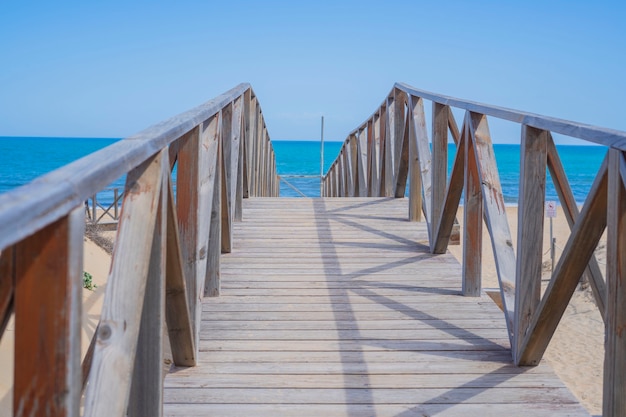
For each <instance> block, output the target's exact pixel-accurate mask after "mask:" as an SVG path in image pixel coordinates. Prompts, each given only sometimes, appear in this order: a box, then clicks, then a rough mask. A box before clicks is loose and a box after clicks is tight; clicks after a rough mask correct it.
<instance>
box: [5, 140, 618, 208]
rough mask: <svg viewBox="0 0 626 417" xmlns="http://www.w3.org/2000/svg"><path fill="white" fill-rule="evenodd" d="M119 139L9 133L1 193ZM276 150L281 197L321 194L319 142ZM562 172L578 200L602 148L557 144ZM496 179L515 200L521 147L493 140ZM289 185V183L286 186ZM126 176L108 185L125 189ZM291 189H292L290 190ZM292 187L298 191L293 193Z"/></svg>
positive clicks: (105, 196) (331, 149)
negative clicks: (280, 179) (24, 135)
mask: <svg viewBox="0 0 626 417" xmlns="http://www.w3.org/2000/svg"><path fill="white" fill-rule="evenodd" d="M118 140H120V139H117V138H67V137H13V136H0V193H5V192H7V191H9V190H11V189H14V188H17V187H19V186H21V185H24V184H27V183H28V182H30V181H32V180H33V179H35V178H37V177H39V176H41V175H44V174H46V173H48V172H50V171H52V170H54V169H56V168H59V167H61V166H63V165H66V164H68V163H70V162H72V161H74V160H76V159H79V158H81V157H83V156H86V155H88V154H90V153H93V152H95V151H97V150H99V149H102V148H104V147H106V146H108V145H110V144H112V143H114V142H116V141H118ZM272 144H273V146H274V150H275V153H276V164H277V171H278V174H279V175H281V176H282V177H283V181H281V185H280V196H281V197H300V196H301V194H300V193H302V194H304V195H306V196H307V197H319V195H320V156H321V155H320V143H319V141H301V140H300V141H295V140H293V141H292V140H275V141H272ZM342 144H343V142H336V141H325V142H324V171H325V172H326V170H328V167H329V166H330V164H331V163H332V162H333V161H334V159H335V158H336V157H337V155H338V154H339V150H340V149H341V146H342ZM557 149H558V150H559V155H560V157H561V161H562V163H563V166H564V169H565V172H566V174H567V177H568V179H569V182H570V185H571V187H572V191H573V193H574V198H575V199H576V202H577V203H579V204H582V203H583V202H584V200H585V198H586V196H587V194H588V192H589V189H590V188H591V185H592V183H593V180H594V179H595V176H596V174H597V172H598V169H599V167H600V164H601V163H602V160H603V158H604V155H605V154H606V148H604V147H601V146H577V145H557ZM494 152H495V156H496V161H497V163H498V170H499V175H500V181H501V184H502V192H503V195H504V199H505V203H506V204H507V205H516V204H517V195H518V190H519V168H520V146H519V145H511V144H494ZM454 155H455V146H454V144H450V145H449V152H448V169H449V170H451V168H452V164H453V161H454ZM287 182H288V183H289V185H288V184H287ZM123 186H124V178H120V179H118V180H117V181H115V182H114V183H113V184H111V185H110V187H120V188H121V187H123ZM292 187H293V188H292ZM294 188H296V189H297V190H299V191H295V190H294ZM98 199H99V200H100V201H102V202H103V203H110V202H112V201H113V194H112V192H106V191H105V192H103V193H99V194H98ZM546 200H555V201H558V196H557V194H556V191H555V189H554V186H553V185H552V182H551V180H548V184H547V187H546Z"/></svg>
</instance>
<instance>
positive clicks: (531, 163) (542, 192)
mask: <svg viewBox="0 0 626 417" xmlns="http://www.w3.org/2000/svg"><path fill="white" fill-rule="evenodd" d="M547 140H548V132H546V131H545V130H539V129H535V128H533V127H529V126H525V125H523V126H522V138H521V147H520V153H521V162H520V185H519V201H518V220H517V225H518V233H517V266H516V275H515V288H517V289H518V290H517V291H516V292H515V318H514V326H513V332H514V340H515V342H516V343H515V345H514V346H513V356H514V357H515V356H517V353H518V352H519V348H520V347H521V344H522V340H523V338H524V335H525V334H526V330H527V329H528V326H529V325H530V321H531V319H532V316H533V314H534V313H535V311H536V309H537V307H538V305H539V300H540V299H541V267H542V262H543V218H544V210H545V207H544V206H545V196H546V164H547V158H548V156H547V146H546V145H547Z"/></svg>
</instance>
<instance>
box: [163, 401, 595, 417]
mask: <svg viewBox="0 0 626 417" xmlns="http://www.w3.org/2000/svg"><path fill="white" fill-rule="evenodd" d="M209 412H212V413H215V415H219V416H223V417H239V416H241V415H254V416H257V417H274V416H283V417H318V416H326V417H347V416H377V417H395V416H402V417H424V416H437V417H473V416H477V417H501V416H522V415H524V416H525V415H533V416H537V417H577V416H585V417H588V415H589V414H588V413H587V412H585V411H584V410H583V409H582V407H580V406H579V405H577V404H532V403H527V404H464V405H463V407H462V410H459V407H454V406H451V405H450V404H430V403H423V404H410V405H407V404H350V405H349V407H337V406H336V405H333V404H307V406H306V407H302V405H299V404H298V405H293V404H215V405H213V404H211V405H210V406H208V405H206V404H171V406H170V408H168V415H170V416H172V417H175V416H185V417H196V416H197V417H203V416H206V415H207V413H209Z"/></svg>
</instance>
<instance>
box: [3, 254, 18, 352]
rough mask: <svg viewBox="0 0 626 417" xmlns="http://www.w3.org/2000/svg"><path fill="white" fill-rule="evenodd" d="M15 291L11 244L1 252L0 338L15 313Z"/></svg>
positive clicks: (13, 256) (13, 257)
mask: <svg viewBox="0 0 626 417" xmlns="http://www.w3.org/2000/svg"><path fill="white" fill-rule="evenodd" d="M14 292H15V248H14V247H13V246H9V247H8V248H4V249H3V250H2V252H0V340H2V335H3V334H4V330H5V329H6V327H7V325H8V323H9V319H10V318H11V314H13V294H14Z"/></svg>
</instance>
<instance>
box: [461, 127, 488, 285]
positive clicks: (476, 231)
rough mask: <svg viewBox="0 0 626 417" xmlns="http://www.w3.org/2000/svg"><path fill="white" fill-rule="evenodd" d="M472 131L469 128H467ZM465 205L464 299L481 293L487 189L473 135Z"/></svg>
mask: <svg viewBox="0 0 626 417" xmlns="http://www.w3.org/2000/svg"><path fill="white" fill-rule="evenodd" d="M466 129H468V127H466ZM465 136H466V138H467V140H465V164H464V166H465V187H464V188H465V202H464V204H463V217H464V220H463V221H464V225H465V230H464V232H463V277H462V286H461V287H462V293H463V295H464V296H470V297H478V296H480V292H481V275H482V253H483V190H482V187H481V183H480V175H479V173H478V162H477V158H476V146H475V143H474V139H473V137H472V135H471V134H469V132H468V133H467V134H466V135H465Z"/></svg>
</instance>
